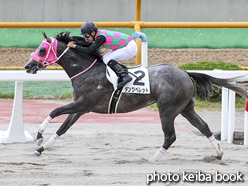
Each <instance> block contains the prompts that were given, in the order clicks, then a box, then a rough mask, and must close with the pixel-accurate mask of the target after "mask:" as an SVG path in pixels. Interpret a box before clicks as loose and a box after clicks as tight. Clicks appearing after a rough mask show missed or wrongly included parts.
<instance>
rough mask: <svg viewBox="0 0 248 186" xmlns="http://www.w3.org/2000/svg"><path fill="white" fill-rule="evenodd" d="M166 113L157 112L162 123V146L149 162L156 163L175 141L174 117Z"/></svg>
mask: <svg viewBox="0 0 248 186" xmlns="http://www.w3.org/2000/svg"><path fill="white" fill-rule="evenodd" d="M165 113H168V112H166V111H163V112H162V111H161V110H159V114H160V119H161V122H162V130H163V132H164V144H163V145H162V147H160V149H159V150H158V151H157V152H156V153H155V154H154V156H153V157H152V158H150V159H149V162H155V161H158V160H159V159H160V158H161V156H162V155H163V154H164V153H165V152H166V150H167V149H168V148H169V147H170V146H171V145H172V143H173V142H174V141H175V140H176V133H175V128H174V119H175V117H174V116H172V115H170V114H165Z"/></svg>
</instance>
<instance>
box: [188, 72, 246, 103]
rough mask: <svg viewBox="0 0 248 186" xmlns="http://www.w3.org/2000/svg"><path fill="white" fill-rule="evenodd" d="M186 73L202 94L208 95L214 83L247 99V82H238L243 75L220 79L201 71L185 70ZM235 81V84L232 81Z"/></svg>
mask: <svg viewBox="0 0 248 186" xmlns="http://www.w3.org/2000/svg"><path fill="white" fill-rule="evenodd" d="M186 73H187V74H188V75H189V76H190V77H191V78H192V79H193V80H194V81H195V83H196V84H197V85H198V86H199V90H200V91H201V92H202V93H203V94H204V95H209V93H210V92H212V91H213V90H214V88H213V86H212V85H216V86H221V87H225V88H228V89H231V90H233V91H234V92H236V93H238V94H239V95H241V96H242V97H243V98H245V99H247V100H248V92H247V89H248V86H247V85H248V84H247V83H238V82H242V81H240V78H241V77H244V76H238V77H233V78H227V79H222V78H215V77H212V76H209V75H207V74H202V73H195V72H187V71H186ZM235 81H236V82H237V83H236V84H234V83H233V82H235Z"/></svg>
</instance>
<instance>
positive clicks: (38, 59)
mask: <svg viewBox="0 0 248 186" xmlns="http://www.w3.org/2000/svg"><path fill="white" fill-rule="evenodd" d="M42 34H43V36H44V38H45V39H44V40H43V41H42V43H41V45H40V46H39V48H38V49H37V50H36V51H35V52H33V53H32V54H31V59H30V60H29V61H28V63H27V64H26V65H25V69H26V72H27V73H31V74H36V72H37V71H38V70H40V69H44V68H46V67H47V66H48V65H51V64H53V63H56V62H57V61H58V60H59V58H58V57H57V44H58V41H57V40H56V39H54V38H52V37H50V38H49V37H47V36H46V34H45V33H44V32H43V33H42Z"/></svg>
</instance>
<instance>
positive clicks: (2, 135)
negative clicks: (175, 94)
mask: <svg viewBox="0 0 248 186" xmlns="http://www.w3.org/2000/svg"><path fill="white" fill-rule="evenodd" d="M189 72H199V73H204V74H208V75H211V76H214V77H218V78H231V77H234V76H243V75H248V71H189ZM240 79H241V78H240ZM242 80H246V81H247V80H248V76H246V77H243V79H242ZM0 81H15V82H16V84H15V97H14V105H13V111H12V116H11V121H10V124H9V127H8V130H7V131H4V132H0V142H1V143H13V142H26V141H30V140H33V138H32V137H31V135H30V134H28V132H26V131H24V125H23V115H22V99H23V81H70V79H69V77H68V76H67V74H66V73H65V71H63V70H43V71H39V72H38V73H37V74H27V73H26V72H25V71H22V70H20V71H16V70H4V71H0ZM234 83H235V82H234ZM246 105H248V104H246ZM246 110H247V108H246ZM234 126H235V92H233V91H231V90H228V89H226V88H222V111H221V140H227V141H228V143H232V142H233V134H234ZM247 135H248V115H247V111H246V112H245V122H244V144H245V145H248V137H247Z"/></svg>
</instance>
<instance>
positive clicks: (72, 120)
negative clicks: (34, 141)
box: [33, 113, 82, 156]
mask: <svg viewBox="0 0 248 186" xmlns="http://www.w3.org/2000/svg"><path fill="white" fill-rule="evenodd" d="M81 115H82V113H76V114H70V115H69V116H68V117H67V118H66V120H65V121H64V123H63V124H62V125H61V126H60V128H59V129H58V130H57V132H56V133H55V134H54V135H53V136H52V137H51V138H50V139H49V140H48V141H47V142H46V143H45V144H44V145H43V146H42V147H40V148H39V149H37V150H35V151H34V152H33V155H35V156H40V155H41V153H42V152H43V151H44V150H47V149H49V148H51V146H52V145H53V144H54V143H55V141H56V140H57V139H58V138H59V137H60V136H61V135H62V134H64V133H65V132H66V131H67V130H68V129H69V128H70V127H71V126H72V125H73V124H74V123H75V122H76V121H77V120H78V119H79V118H80V116H81Z"/></svg>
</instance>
